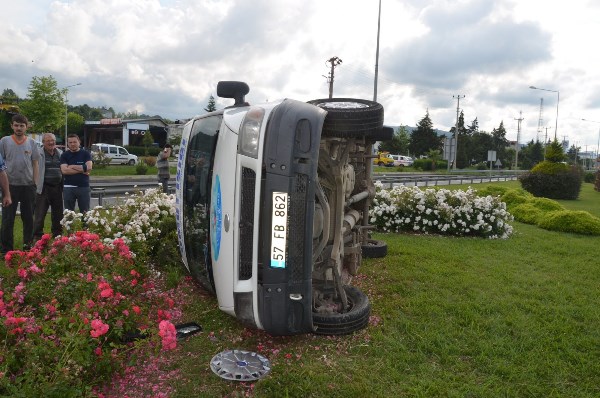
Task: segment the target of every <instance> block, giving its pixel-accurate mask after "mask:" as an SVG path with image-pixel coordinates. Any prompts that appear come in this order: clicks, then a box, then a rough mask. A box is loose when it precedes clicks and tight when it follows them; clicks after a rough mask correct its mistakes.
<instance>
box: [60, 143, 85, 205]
mask: <svg viewBox="0 0 600 398" xmlns="http://www.w3.org/2000/svg"><path fill="white" fill-rule="evenodd" d="M67 147H68V150H66V151H64V152H63V154H62V155H60V171H61V172H62V173H63V176H64V190H63V197H64V200H65V209H67V210H72V211H75V202H77V205H78V206H79V212H80V213H85V212H87V211H89V210H90V201H91V192H92V190H91V188H90V171H91V170H92V155H91V154H90V153H89V152H88V151H86V150H85V149H82V148H81V141H79V136H78V135H77V134H69V137H68V138H67Z"/></svg>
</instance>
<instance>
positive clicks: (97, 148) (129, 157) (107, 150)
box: [91, 143, 138, 165]
mask: <svg viewBox="0 0 600 398" xmlns="http://www.w3.org/2000/svg"><path fill="white" fill-rule="evenodd" d="M91 150H92V153H94V152H104V154H105V155H106V157H108V158H110V164H129V165H134V164H136V163H137V162H138V157H137V156H136V155H133V154H131V153H129V152H127V149H125V148H123V147H122V146H118V145H112V144H103V143H98V144H92V147H91Z"/></svg>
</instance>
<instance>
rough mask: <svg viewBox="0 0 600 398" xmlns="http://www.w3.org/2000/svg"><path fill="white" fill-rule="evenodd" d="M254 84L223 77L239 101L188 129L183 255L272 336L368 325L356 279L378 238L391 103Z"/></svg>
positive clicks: (223, 85) (180, 183) (382, 249)
mask: <svg viewBox="0 0 600 398" xmlns="http://www.w3.org/2000/svg"><path fill="white" fill-rule="evenodd" d="M249 90H250V89H249V87H248V85H247V84H246V83H243V82H236V81H227V82H219V84H218V86H217V95H218V96H220V97H223V98H232V99H234V100H235V103H234V104H233V105H231V106H228V107H226V108H224V109H221V110H219V111H215V112H211V113H207V114H204V115H201V116H197V117H195V118H193V119H192V120H190V121H189V122H187V123H186V124H185V126H184V128H183V135H182V139H181V146H180V150H179V157H178V169H177V175H176V193H175V195H176V197H175V219H176V222H177V235H178V238H179V248H180V250H181V254H182V258H183V262H184V264H185V266H186V267H187V269H188V270H189V272H190V273H191V275H192V276H193V277H194V279H196V280H197V281H198V282H199V283H200V284H201V285H202V286H204V287H205V288H206V290H208V291H210V292H212V293H214V294H215V295H216V298H217V302H218V305H219V308H220V309H221V310H222V311H224V312H226V313H228V314H230V315H232V316H234V317H236V318H237V319H238V320H240V321H241V322H242V323H244V324H246V325H248V326H251V327H255V328H259V329H263V330H265V331H266V332H268V333H270V334H272V335H291V334H300V333H319V334H327V335H330V334H331V335H336V334H347V333H352V332H354V331H356V330H359V329H362V328H364V327H365V326H366V325H367V324H368V322H369V314H370V304H369V300H368V298H367V296H366V295H365V294H364V293H363V292H362V291H361V290H359V289H358V288H356V287H354V286H351V281H352V277H353V276H354V275H357V270H358V268H359V266H360V265H361V262H362V258H363V257H383V256H385V254H386V253H387V246H386V244H385V242H382V241H378V240H373V239H371V238H370V237H369V235H368V233H369V230H370V228H369V225H368V220H369V217H368V212H369V207H370V204H371V201H372V199H373V197H374V193H375V189H374V183H373V180H372V177H371V175H372V163H371V159H372V156H370V155H371V154H372V153H373V152H372V151H373V144H374V143H375V142H376V141H383V140H389V139H391V138H392V136H393V129H392V128H388V127H384V126H383V107H382V106H381V105H380V104H379V103H377V102H373V101H368V100H362V99H347V98H340V99H335V98H333V99H319V100H314V101H309V102H308V103H306V102H300V101H295V100H292V99H283V100H278V101H272V102H269V103H264V104H257V105H252V106H250V105H249V104H248V103H246V101H245V95H246V94H247V93H248V92H249Z"/></svg>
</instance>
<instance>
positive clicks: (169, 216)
mask: <svg viewBox="0 0 600 398" xmlns="http://www.w3.org/2000/svg"><path fill="white" fill-rule="evenodd" d="M174 218H175V197H174V195H169V194H166V193H163V192H162V190H161V189H158V188H152V189H147V190H145V191H143V192H138V193H136V194H133V195H128V197H127V199H125V201H124V202H123V203H121V204H119V205H116V206H114V207H111V208H109V209H104V208H102V207H100V206H97V207H95V208H94V209H92V210H90V211H88V212H87V213H86V214H85V215H82V214H81V213H75V212H73V211H70V210H65V212H64V216H63V219H62V221H61V223H62V225H63V227H64V229H65V232H66V233H72V232H74V231H77V230H81V229H86V230H88V231H90V232H93V233H97V234H98V235H99V236H101V237H102V238H103V239H104V240H105V241H107V242H109V241H112V240H114V239H115V238H122V239H123V240H124V241H125V243H126V244H127V245H129V247H130V248H131V250H132V252H133V253H135V255H137V256H139V255H142V256H144V255H147V254H148V253H149V252H150V251H151V250H152V249H154V248H155V247H156V246H158V245H164V244H166V243H167V242H164V241H162V242H161V236H162V235H163V234H162V232H163V231H161V226H162V225H165V222H166V221H169V222H170V221H173V222H170V224H173V223H174ZM175 244H176V242H175Z"/></svg>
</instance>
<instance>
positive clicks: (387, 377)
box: [171, 183, 600, 397]
mask: <svg viewBox="0 0 600 398" xmlns="http://www.w3.org/2000/svg"><path fill="white" fill-rule="evenodd" d="M505 184H511V183H505ZM516 184H517V185H516V186H518V183H516ZM585 185H586V186H584V192H583V195H582V198H581V200H579V201H568V202H565V203H564V204H565V206H567V207H568V208H581V209H587V210H594V209H595V210H594V211H598V206H599V205H598V203H599V202H600V201H599V200H598V199H599V198H598V196H599V195H600V193H597V192H595V191H593V189H592V188H591V185H590V184H585ZM514 227H515V230H516V232H515V234H514V236H513V237H511V238H510V239H508V240H493V241H492V240H484V239H474V238H448V237H439V236H423V235H408V234H386V235H382V234H379V235H377V238H379V239H384V240H385V241H386V242H387V243H388V247H389V254H388V256H387V257H386V258H384V259H376V260H367V261H366V262H365V263H364V264H363V267H362V268H361V270H360V272H361V275H360V276H358V277H357V278H356V279H355V284H356V285H357V286H359V287H360V288H361V289H363V290H364V291H365V292H366V293H367V294H368V296H369V297H370V300H371V303H372V317H371V321H370V325H369V326H368V328H367V329H365V330H363V331H360V332H358V333H355V334H353V335H351V336H344V337H322V336H315V335H304V336H291V337H271V336H269V335H267V334H265V333H262V332H260V331H256V330H252V329H246V328H244V327H243V326H242V325H240V324H239V323H238V322H237V321H236V320H235V319H233V318H232V317H229V316H227V315H225V314H224V313H222V312H220V311H219V310H218V308H217V306H218V305H217V303H216V301H215V299H214V298H212V297H211V296H208V295H206V294H204V293H203V292H202V291H201V290H200V289H198V288H195V287H193V288H191V289H192V290H191V291H190V292H189V293H190V294H191V297H192V299H191V302H190V303H189V304H188V305H187V307H186V308H185V310H184V320H185V321H196V322H198V323H200V324H201V325H202V326H203V327H204V331H203V333H201V334H199V335H197V336H194V337H192V338H190V339H189V340H187V341H183V342H182V343H181V346H180V348H179V349H178V351H177V353H176V354H175V355H176V356H177V357H176V358H175V362H173V363H172V365H171V368H172V369H179V372H180V373H181V374H182V375H183V376H182V378H175V379H174V380H173V381H172V386H173V387H174V388H175V389H176V391H177V394H176V395H175V396H177V397H187V396H225V395H227V396H242V395H243V394H246V393H248V394H250V395H253V396H257V397H285V396H289V397H367V396H368V397H389V396H395V397H438V396H456V397H464V396H468V397H523V396H534V397H549V396H554V397H597V396H600V383H599V381H600V349H599V347H600V330H599V328H598V325H600V306H599V305H598V304H599V300H598V297H599V295H600V272H599V261H598V238H597V237H587V236H579V235H572V234H563V233H557V232H551V231H545V230H542V229H540V228H537V227H534V226H530V225H526V224H521V223H517V222H515V223H514ZM226 349H246V350H250V351H256V352H259V353H261V354H263V355H265V356H266V357H267V358H269V360H270V361H271V364H272V371H271V374H270V375H269V376H267V377H266V378H265V379H263V380H261V381H259V382H257V383H254V384H253V385H249V384H243V383H238V382H229V381H224V380H221V379H220V378H218V377H217V376H215V375H214V374H213V373H212V372H211V370H210V367H209V362H210V359H211V358H212V357H213V356H214V355H215V354H217V353H218V352H221V351H223V350H226Z"/></svg>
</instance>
